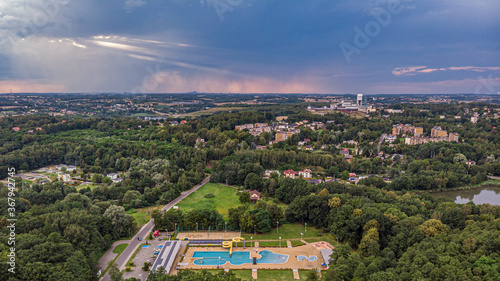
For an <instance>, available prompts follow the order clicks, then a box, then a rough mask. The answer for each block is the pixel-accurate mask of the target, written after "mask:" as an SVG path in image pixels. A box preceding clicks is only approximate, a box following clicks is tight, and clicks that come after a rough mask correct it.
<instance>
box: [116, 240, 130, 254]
mask: <svg viewBox="0 0 500 281" xmlns="http://www.w3.org/2000/svg"><path fill="white" fill-rule="evenodd" d="M127 247H128V244H127V243H125V244H120V245H118V246H116V248H114V249H113V253H115V254H118V255H120V254H121V253H123V251H125V249H126V248H127Z"/></svg>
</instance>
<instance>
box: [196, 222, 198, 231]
mask: <svg viewBox="0 0 500 281" xmlns="http://www.w3.org/2000/svg"><path fill="white" fill-rule="evenodd" d="M196 233H198V223H196Z"/></svg>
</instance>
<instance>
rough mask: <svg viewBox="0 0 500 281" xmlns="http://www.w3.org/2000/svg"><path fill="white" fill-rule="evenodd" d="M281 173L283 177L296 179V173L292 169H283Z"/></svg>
mask: <svg viewBox="0 0 500 281" xmlns="http://www.w3.org/2000/svg"><path fill="white" fill-rule="evenodd" d="M283 174H284V175H285V178H291V179H296V178H297V175H298V173H297V172H295V171H294V170H292V169H290V170H286V171H284V172H283Z"/></svg>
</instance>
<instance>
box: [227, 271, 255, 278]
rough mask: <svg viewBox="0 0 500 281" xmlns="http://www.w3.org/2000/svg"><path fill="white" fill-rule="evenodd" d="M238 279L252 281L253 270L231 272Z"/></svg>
mask: <svg viewBox="0 0 500 281" xmlns="http://www.w3.org/2000/svg"><path fill="white" fill-rule="evenodd" d="M231 272H232V273H234V275H236V277H238V278H241V279H243V280H252V271H251V270H231Z"/></svg>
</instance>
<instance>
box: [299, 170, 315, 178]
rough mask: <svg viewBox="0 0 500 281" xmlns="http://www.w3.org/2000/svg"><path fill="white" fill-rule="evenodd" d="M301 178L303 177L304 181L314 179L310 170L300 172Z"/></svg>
mask: <svg viewBox="0 0 500 281" xmlns="http://www.w3.org/2000/svg"><path fill="white" fill-rule="evenodd" d="M299 177H302V178H304V179H310V178H312V171H311V170H309V169H305V170H303V171H299Z"/></svg>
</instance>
